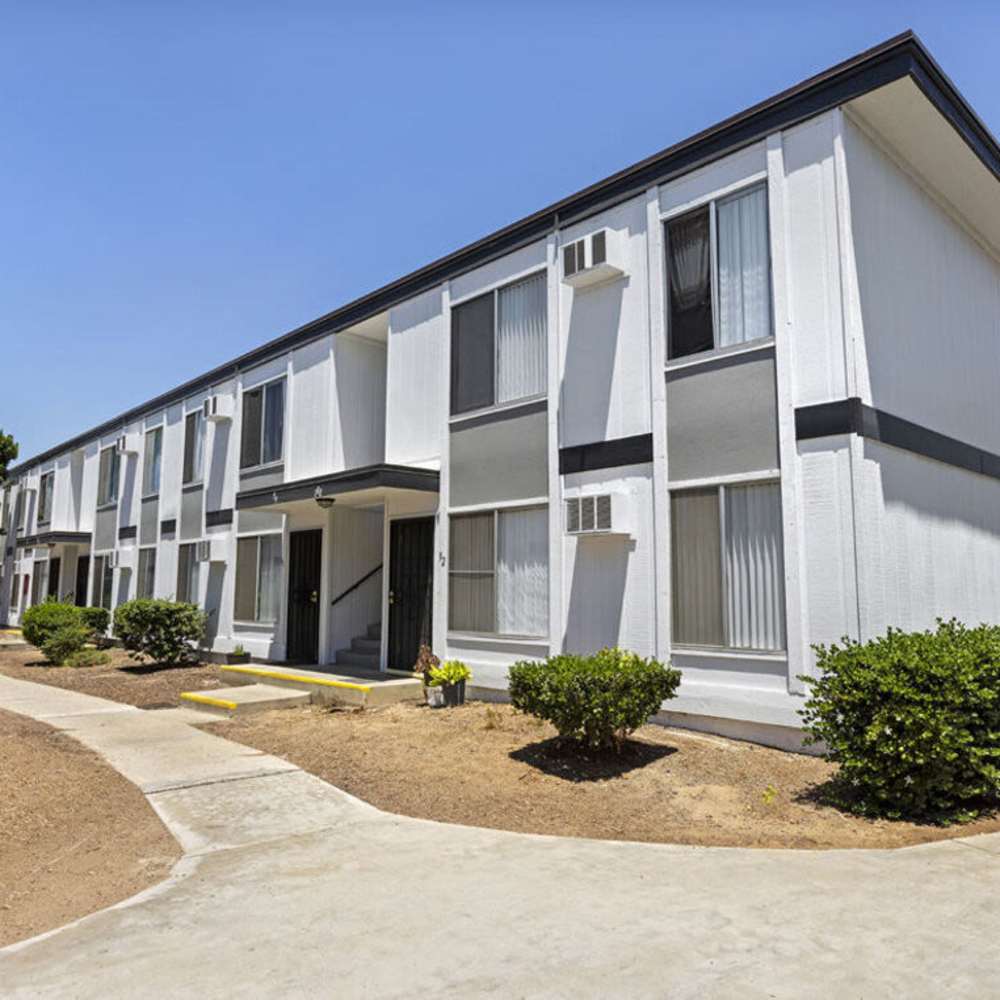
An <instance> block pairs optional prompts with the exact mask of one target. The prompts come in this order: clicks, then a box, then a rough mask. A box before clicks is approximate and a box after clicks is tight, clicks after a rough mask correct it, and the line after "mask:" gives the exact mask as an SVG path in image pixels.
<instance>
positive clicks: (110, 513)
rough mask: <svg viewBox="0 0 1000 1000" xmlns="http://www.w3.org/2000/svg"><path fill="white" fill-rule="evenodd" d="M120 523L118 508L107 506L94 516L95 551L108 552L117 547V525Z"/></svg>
mask: <svg viewBox="0 0 1000 1000" xmlns="http://www.w3.org/2000/svg"><path fill="white" fill-rule="evenodd" d="M117 524H118V508H117V507H107V508H105V509H104V510H99V511H98V512H97V514H96V515H95V517H94V546H93V547H94V551H95V552H106V551H107V550H108V549H113V548H114V547H115V527H116V526H117Z"/></svg>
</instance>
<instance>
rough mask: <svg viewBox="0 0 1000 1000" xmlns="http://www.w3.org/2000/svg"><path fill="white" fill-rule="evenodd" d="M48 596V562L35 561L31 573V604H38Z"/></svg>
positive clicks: (43, 560)
mask: <svg viewBox="0 0 1000 1000" xmlns="http://www.w3.org/2000/svg"><path fill="white" fill-rule="evenodd" d="M48 594H49V561H48V559H36V560H35V565H34V569H32V571H31V603H32V604H40V603H41V602H42V601H44V600H45V598H46V597H48Z"/></svg>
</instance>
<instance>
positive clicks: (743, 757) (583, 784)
mask: <svg viewBox="0 0 1000 1000" xmlns="http://www.w3.org/2000/svg"><path fill="white" fill-rule="evenodd" d="M208 728H209V729H210V730H211V729H213V728H214V724H213V726H209V727H208ZM218 733H219V735H221V736H225V737H226V738H227V739H231V740H236V741H237V742H240V743H245V744H246V745H248V746H252V747H254V748H256V749H258V750H263V751H265V752H267V753H272V754H276V755H278V756H280V757H285V758H287V759H288V760H290V761H292V762H293V763H295V764H297V765H299V767H301V768H303V769H304V770H306V771H309V772H311V773H312V774H315V775H317V776H318V777H320V778H323V779H325V780H326V781H329V782H331V783H332V784H334V785H337V786H338V787H339V788H343V789H345V790H346V791H348V792H351V793H352V794H354V795H357V796H358V797H359V798H362V799H365V800H366V801H368V802H371V803H372V804H373V805H376V806H378V807H379V808H381V809H385V810H388V811H390V812H395V813H402V814H403V815H406V816H417V817H422V818H425V819H435V820H441V821H444V822H448V823H463V824H468V825H471V826H485V827H493V828H495V829H500V830H516V831H520V832H523V833H547V834H558V835H562V836H574V837H595V838H600V839H608V840H636V841H651V842H662V843H675V844H704V845H712V846H733V847H795V848H806V849H818V848H840V847H902V846H905V845H908V844H916V843H921V842H923V841H929V840H938V839H941V838H945V837H956V836H967V835H971V834H973V833H987V832H994V831H998V830H1000V817H998V818H994V819H989V820H981V821H979V822H976V823H973V824H968V825H966V826H962V827H950V828H944V829H942V828H940V827H934V826H920V825H916V824H912V823H896V822H879V821H873V820H865V819H861V818H859V817H854V816H849V815H845V814H844V813H842V812H840V811H839V810H837V809H834V808H832V807H829V806H825V805H822V804H820V803H818V802H817V801H816V798H815V792H816V789H817V788H818V787H821V786H822V785H823V783H824V782H826V781H828V780H829V779H830V777H831V776H832V775H833V774H834V772H835V767H833V766H832V765H829V764H827V763H825V762H824V761H822V760H819V759H817V758H815V757H807V756H803V755H800V754H790V753H784V752H782V751H780V750H772V749H770V748H768V747H761V746H755V745H754V744H750V743H740V742H738V741H735V740H727V739H723V738H721V737H715V736H702V735H700V734H696V733H688V732H685V731H683V730H677V729H665V728H663V727H661V726H652V725H650V726H644V727H643V728H642V729H640V730H639V731H638V732H637V733H636V734H635V737H634V738H633V739H632V740H631V741H630V742H629V744H628V745H627V746H626V748H625V749H624V750H623V752H622V754H621V755H620V756H614V755H610V756H607V755H602V756H593V757H590V758H583V759H581V758H580V757H578V756H576V755H575V754H573V753H571V752H568V751H567V750H566V748H565V747H564V746H562V745H561V744H560V742H559V741H558V740H557V739H556V738H555V737H556V733H555V730H554V729H553V728H552V727H550V726H549V725H548V724H546V723H541V722H539V721H538V720H536V719H533V718H532V717H530V716H526V715H522V714H521V713H519V712H516V711H515V710H514V709H512V708H511V707H510V706H509V705H484V704H482V703H472V704H469V705H466V706H464V707H462V708H456V709H444V710H439V711H435V710H432V709H428V708H426V707H424V706H415V705H395V706H392V707H391V708H386V709H381V710H377V711H368V712H351V711H332V712H331V711H330V710H329V709H323V708H319V707H315V706H313V707H310V708H303V709H286V710H282V711H274V712H267V713H261V714H259V715H252V716H244V717H242V718H237V719H235V720H233V721H231V722H226V723H225V724H224V728H222V727H220V728H219V729H218Z"/></svg>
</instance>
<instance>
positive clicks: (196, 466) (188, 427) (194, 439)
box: [181, 410, 205, 486]
mask: <svg viewBox="0 0 1000 1000" xmlns="http://www.w3.org/2000/svg"><path fill="white" fill-rule="evenodd" d="M204 464H205V420H204V418H203V417H202V415H201V410H192V411H191V412H190V413H189V414H188V415H187V416H186V417H185V418H184V475H183V479H182V480H181V482H182V483H183V485H185V486H187V484H188V483H200V482H201V479H202V470H203V467H204Z"/></svg>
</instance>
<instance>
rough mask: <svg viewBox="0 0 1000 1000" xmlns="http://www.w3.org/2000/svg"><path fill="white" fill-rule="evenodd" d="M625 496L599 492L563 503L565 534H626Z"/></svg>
mask: <svg viewBox="0 0 1000 1000" xmlns="http://www.w3.org/2000/svg"><path fill="white" fill-rule="evenodd" d="M629 499H630V498H629V497H628V495H627V494H625V493H599V494H596V495H593V496H582V497H569V498H568V499H567V500H566V534H567V535H630V534H631V533H632V528H631V524H630V523H629V520H630V518H629V514H630V510H629V508H630V506H631V505H630V503H629Z"/></svg>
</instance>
